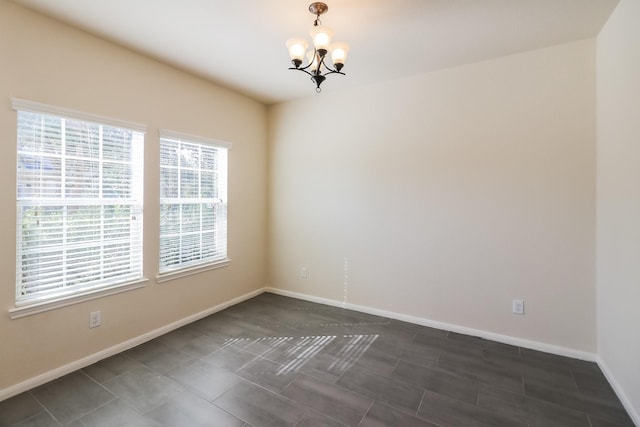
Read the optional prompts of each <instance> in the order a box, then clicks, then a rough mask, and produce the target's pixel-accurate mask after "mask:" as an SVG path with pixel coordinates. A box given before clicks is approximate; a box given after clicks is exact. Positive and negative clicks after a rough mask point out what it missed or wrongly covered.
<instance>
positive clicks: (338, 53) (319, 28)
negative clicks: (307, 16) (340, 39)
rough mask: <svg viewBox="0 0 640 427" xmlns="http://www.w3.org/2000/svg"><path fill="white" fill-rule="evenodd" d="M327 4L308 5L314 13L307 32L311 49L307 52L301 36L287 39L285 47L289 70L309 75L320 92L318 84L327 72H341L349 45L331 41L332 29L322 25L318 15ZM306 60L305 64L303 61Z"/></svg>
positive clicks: (326, 9) (322, 80) (325, 77)
mask: <svg viewBox="0 0 640 427" xmlns="http://www.w3.org/2000/svg"><path fill="white" fill-rule="evenodd" d="M328 10H329V6H327V5H326V4H324V3H321V2H314V3H311V5H309V12H311V13H312V14H314V15H316V19H315V20H314V22H313V27H312V28H311V31H310V32H309V33H310V34H311V39H312V40H313V47H314V49H313V51H309V52H307V48H308V47H309V44H308V43H307V41H306V40H305V39H303V38H300V37H296V38H292V39H289V40H287V49H289V56H290V57H291V63H292V64H293V67H290V68H289V69H290V70H298V71H302V72H304V73H307V74H308V75H310V76H311V80H312V81H313V83H314V84H315V85H316V92H318V93H320V91H321V89H320V85H321V84H322V82H324V81H325V80H326V79H327V76H328V75H329V74H342V75H343V76H344V75H345V74H344V73H343V72H342V67H344V63H345V61H346V60H347V53H349V45H347V44H346V43H331V38H332V37H333V31H332V30H331V28H329V27H325V26H324V25H322V22H321V21H320V15H322V14H323V13H326V12H327V11H328ZM329 52H331V62H332V63H333V68H331V67H330V66H329V64H328V61H327V56H328V55H327V53H329ZM305 59H306V60H307V65H305V66H303V62H304V61H305Z"/></svg>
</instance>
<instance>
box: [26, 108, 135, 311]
mask: <svg viewBox="0 0 640 427" xmlns="http://www.w3.org/2000/svg"><path fill="white" fill-rule="evenodd" d="M17 131H18V132H17V133H18V135H17V136H18V138H17V151H18V153H17V154H18V156H17V262H16V264H17V272H16V279H17V280H16V282H17V283H16V306H21V305H29V304H35V303H40V302H47V301H50V300H55V299H58V298H64V297H68V296H75V295H78V294H84V293H89V292H93V291H96V290H100V289H103V288H108V287H112V286H116V285H120V284H123V283H127V282H132V281H135V280H139V279H141V278H142V194H143V144H144V133H143V132H142V131H139V130H132V129H127V128H123V127H118V126H113V125H108V124H101V123H94V122H90V121H85V120H81V119H75V118H68V117H63V116H58V115H54V114H46V113H42V112H31V111H21V110H20V109H18V126H17Z"/></svg>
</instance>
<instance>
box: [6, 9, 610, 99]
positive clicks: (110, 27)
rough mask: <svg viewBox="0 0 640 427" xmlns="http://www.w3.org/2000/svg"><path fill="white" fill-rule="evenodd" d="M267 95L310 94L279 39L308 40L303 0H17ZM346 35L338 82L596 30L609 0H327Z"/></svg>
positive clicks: (339, 37)
mask: <svg viewBox="0 0 640 427" xmlns="http://www.w3.org/2000/svg"><path fill="white" fill-rule="evenodd" d="M14 2H15V3H18V4H21V5H23V6H25V7H28V8H31V9H34V10H37V11H40V12H42V13H45V14H47V15H50V16H52V17H54V18H57V19H59V20H61V21H63V22H66V23H69V24H71V25H73V26H76V27H79V28H81V29H83V30H86V31H88V32H90V33H94V34H96V35H98V36H100V37H103V38H105V39H107V40H111V41H113V42H115V43H118V44H121V45H123V46H126V47H128V48H130V49H133V50H135V51H138V52H141V53H144V54H146V55H149V56H151V57H154V58H156V59H158V60H161V61H163V62H166V63H169V64H172V65H173V66H176V67H178V68H181V69H184V70H186V71H189V72H191V73H194V74H197V75H199V76H201V77H204V78H206V79H209V80H211V81H213V82H215V83H218V84H221V85H224V86H227V87H230V88H232V89H234V90H236V91H238V92H241V93H244V94H246V95H248V96H250V97H252V98H255V99H257V100H259V101H261V102H264V103H266V104H271V103H276V102H281V101H286V100H290V99H295V98H300V97H305V96H321V95H316V94H315V91H314V89H315V88H314V86H313V84H312V83H311V81H310V80H309V77H308V76H307V75H306V74H303V73H301V72H297V71H290V70H288V69H287V68H288V67H289V65H290V63H289V55H288V53H287V50H286V47H285V45H284V44H285V41H286V40H287V39H288V38H290V37H293V36H302V37H305V38H307V39H309V41H310V38H309V35H308V33H309V29H310V28H311V26H312V24H313V19H314V15H311V14H310V13H309V11H308V6H309V4H310V3H311V1H310V0H270V1H267V0H14ZM326 3H327V4H328V5H329V11H328V12H327V14H325V15H323V16H322V18H321V19H322V22H323V24H324V25H327V26H329V27H331V28H332V29H333V30H334V32H335V36H334V40H335V41H345V42H347V43H349V44H350V46H351V51H350V53H349V58H348V60H347V63H346V65H345V67H344V70H343V71H344V72H345V73H346V74H347V75H346V76H338V75H334V76H329V77H328V79H327V81H326V82H325V83H324V85H323V91H324V92H329V91H334V90H343V89H346V88H350V87H355V86H361V85H366V84H371V83H374V82H379V81H384V80H390V79H396V78H401V77H405V76H410V75H414V74H420V73H425V72H428V71H433V70H437V69H442V68H447V67H452V66H457V65H462V64H468V63H472V62H477V61H482V60H486V59H491V58H496V57H499V56H504V55H509V54H513V53H517V52H522V51H526V50H532V49H538V48H542V47H547V46H551V45H555V44H561V43H566V42H570V41H573V40H579V39H585V38H590V37H595V36H596V35H597V34H598V32H599V31H600V29H601V28H602V26H603V25H604V24H605V22H606V20H607V19H608V17H609V15H610V14H611V12H612V11H613V9H614V8H615V6H616V5H617V3H618V0H327V1H326Z"/></svg>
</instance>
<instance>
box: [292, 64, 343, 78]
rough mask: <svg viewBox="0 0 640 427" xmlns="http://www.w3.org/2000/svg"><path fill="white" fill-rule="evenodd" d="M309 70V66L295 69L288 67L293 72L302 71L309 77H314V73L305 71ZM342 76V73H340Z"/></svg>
mask: <svg viewBox="0 0 640 427" xmlns="http://www.w3.org/2000/svg"><path fill="white" fill-rule="evenodd" d="M307 68H309V66H306V67H304V68H296V67H289V69H290V70H295V71H302V72H303V73H306V74H309V75H310V76H311V77H313V76H315V74H314V73H310V72H308V71H307V70H306V69H307ZM340 74H342V73H340Z"/></svg>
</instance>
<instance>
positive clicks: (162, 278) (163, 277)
mask: <svg viewBox="0 0 640 427" xmlns="http://www.w3.org/2000/svg"><path fill="white" fill-rule="evenodd" d="M230 263H231V260H230V259H229V258H225V259H223V260H221V261H215V262H211V263H208V264H202V265H198V266H195V267H187V268H181V269H180V270H175V271H168V272H166V273H160V274H158V275H157V276H156V282H158V283H164V282H169V281H171V280H175V279H180V278H182V277H187V276H191V275H193V274H198V273H202V272H205V271H209V270H215V269H217V268H223V267H227V266H228V265H229V264H230Z"/></svg>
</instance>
